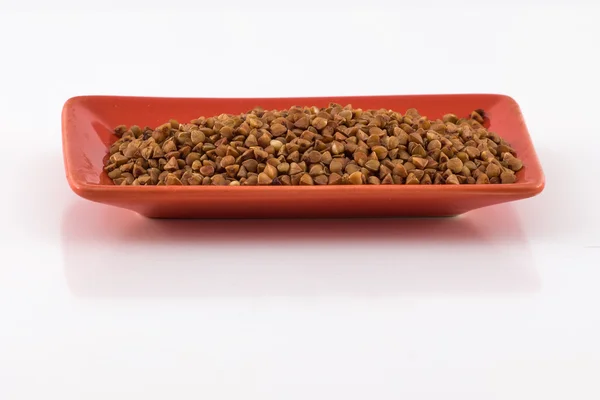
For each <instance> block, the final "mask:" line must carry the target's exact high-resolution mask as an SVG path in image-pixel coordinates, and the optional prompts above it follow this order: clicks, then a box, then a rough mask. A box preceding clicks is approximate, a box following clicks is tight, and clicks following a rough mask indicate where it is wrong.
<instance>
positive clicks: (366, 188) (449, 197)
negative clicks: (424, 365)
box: [62, 94, 544, 218]
mask: <svg viewBox="0 0 600 400" xmlns="http://www.w3.org/2000/svg"><path fill="white" fill-rule="evenodd" d="M330 102H335V103H339V104H342V105H346V104H352V106H353V107H355V108H362V109H379V108H386V109H392V110H394V111H398V112H400V113H402V114H404V112H405V111H406V110H407V109H408V108H411V107H414V108H417V109H418V110H419V113H421V115H425V116H427V117H429V118H430V119H436V118H441V117H442V115H444V114H446V113H454V114H456V115H458V116H459V117H464V116H467V115H468V114H469V113H470V112H471V111H473V110H474V109H478V108H481V109H484V110H485V112H486V115H487V117H489V130H491V131H494V132H497V133H498V134H499V135H500V136H501V137H502V138H504V139H506V140H507V141H508V142H509V143H510V144H511V145H512V147H513V148H514V149H515V150H516V151H517V154H518V157H519V158H520V159H521V160H522V161H523V164H524V168H523V169H522V170H521V171H519V172H518V173H517V178H518V181H517V183H514V184H504V185H501V184H497V185H358V186H352V185H343V186H308V187H307V186H235V187H230V186H115V185H113V183H112V181H111V180H110V178H109V177H108V176H107V175H106V173H105V172H103V166H104V163H103V160H104V158H105V157H106V154H107V153H108V149H109V147H110V145H111V143H113V142H114V141H116V140H117V137H116V136H115V135H114V134H113V133H112V130H113V128H114V127H115V126H117V125H119V124H126V125H128V126H129V125H134V124H135V125H140V126H146V125H147V126H153V127H154V126H158V125H160V124H161V123H164V122H165V121H168V120H169V119H171V118H175V119H177V120H178V121H181V122H187V121H190V120H192V119H194V118H197V117H199V116H212V115H218V114H221V113H235V114H238V113H242V112H246V111H248V110H251V109H252V108H254V107H256V106H261V107H263V108H265V109H285V108H289V107H291V106H293V105H299V106H315V105H316V106H319V107H326V106H327V105H328V104H329V103H330ZM62 135H63V152H64V161H65V169H66V175H67V180H68V181H69V185H70V186H71V188H72V189H73V191H74V192H75V193H77V194H78V195H79V196H81V197H83V198H86V199H88V200H92V201H95V202H99V203H105V204H109V205H113V206H117V207H123V208H127V209H130V210H133V211H135V212H138V213H140V214H142V215H145V216H148V217H157V218H311V217H324V218H335V217H385V216H452V215H458V214H462V213H464V212H467V211H469V210H473V209H476V208H480V207H485V206H490V205H493V204H498V203H504V202H507V201H514V200H519V199H524V198H527V197H532V196H535V195H536V194H538V193H540V192H541V191H542V190H543V188H544V175H543V172H542V168H541V166H540V163H539V161H538V157H537V155H536V153H535V149H534V147H533V144H532V142H531V138H530V136H529V132H528V131H527V127H526V126H525V122H524V120H523V116H522V114H521V110H520V108H519V106H518V104H517V103H516V102H515V101H514V100H513V99H512V98H510V97H507V96H503V95H494V94H459V95H407V96H368V97H367V96H365V97H314V98H263V99H242V98H235V99H210V98H158V97H121V96H81V97H74V98H71V99H69V100H68V101H67V102H66V103H65V105H64V108H63V113H62Z"/></svg>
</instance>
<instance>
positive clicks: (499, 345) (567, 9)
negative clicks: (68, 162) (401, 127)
mask: <svg viewBox="0 0 600 400" xmlns="http://www.w3.org/2000/svg"><path fill="white" fill-rule="evenodd" d="M112 3H114V4H111V2H109V3H103V4H96V5H94V4H81V2H75V1H71V2H69V1H54V2H44V3H40V2H34V1H28V2H27V1H26V2H19V3H18V4H16V3H15V4H11V3H10V2H6V1H0V135H1V138H2V139H1V142H0V143H1V144H2V151H1V156H0V165H1V171H2V172H1V175H0V176H1V186H0V192H1V197H0V250H1V251H0V265H1V267H0V399H2V400H13V399H43V398H60V399H62V400H75V399H76V400H81V399H85V400H88V399H127V400H130V399H145V400H150V399H199V398H206V399H261V400H266V399H364V398H372V399H400V398H406V399H461V400H467V399H478V400H479V399H511V400H515V399H533V398H540V399H542V398H543V399H578V400H579V399H598V398H600V384H599V383H598V376H600V313H599V312H598V308H599V306H600V289H599V287H600V233H599V232H600V230H599V229H600V228H599V226H600V211H599V209H600V196H599V183H598V182H599V178H598V177H599V176H600V167H599V160H600V159H599V156H598V154H599V153H598V151H599V150H598V149H599V148H600V128H599V127H600V123H599V122H598V118H600V116H599V114H598V111H599V109H600V107H599V106H600V101H599V100H598V99H599V98H600V97H599V95H598V93H599V92H600V83H599V82H600V79H599V78H598V71H600V62H599V60H598V51H599V50H598V49H599V48H600V24H599V22H598V21H599V18H600V12H599V6H598V2H596V1H592V0H589V1H587V2H586V1H578V0H574V1H569V2H567V1H564V2H561V1H541V0H540V1H534V0H522V1H516V0H515V1H508V2H497V4H494V3H488V2H485V1H477V2H475V1H473V2H467V1H459V2H443V3H442V2H431V1H429V2H425V3H420V2H401V3H397V2H394V3H390V4H386V3H384V2H383V1H375V2H370V3H369V2H364V3H359V2H357V1H350V2H345V3H342V2H336V3H335V4H329V3H327V4H326V3H325V2H323V3H320V2H317V1H311V0H309V1H302V2H285V3H281V4H280V3H275V2H273V1H267V2H259V4H236V3H235V2H233V1H223V2H216V3H215V4H212V5H202V4H185V3H183V2H176V1H160V2H159V1H144V2H141V1H140V2H137V3H133V2H129V3H126V2H125V3H124V2H116V1H114V2H112ZM367 3H369V5H367ZM501 3H503V5H499V4H501ZM416 4H419V5H416ZM463 92H491V93H504V94H509V95H511V96H513V97H514V98H515V99H516V100H517V101H518V102H519V104H520V105H521V107H522V111H523V113H524V115H525V119H526V122H527V124H528V127H529V130H530V132H531V134H532V137H533V140H534V144H535V146H536V148H537V150H538V154H539V157H540V159H541V162H542V165H543V167H544V170H545V173H546V178H547V185H546V190H545V191H544V192H543V193H542V194H541V195H539V196H537V197H535V198H533V199H528V200H524V201H520V202H516V203H512V204H508V205H501V206H496V207H491V208H488V209H482V210H478V211H475V212H472V213H469V214H467V215H465V216H463V217H462V218H457V219H453V220H418V219H417V220H380V221H293V222H285V221H283V222H282V221H268V222H256V221H246V222H244V221H227V222H223V221H216V222H215V221H213V222H206V221H180V222H177V221H162V222H161V221H151V220H145V219H143V218H141V217H139V216H137V215H135V214H132V213H130V212H127V211H122V210H119V209H116V208H110V207H106V206H102V205H99V204H94V203H89V202H86V201H84V200H82V199H80V198H78V197H76V196H75V195H74V194H73V193H72V192H71V191H70V190H69V188H68V186H67V183H66V180H65V177H64V170H63V165H62V152H61V141H60V134H61V132H60V112H61V107H62V105H63V103H64V101H65V100H67V99H68V98H69V97H72V96H76V95H84V94H114V95H117V94H122V95H149V96H150V95H153V96H217V97H228V96H318V95H375V94H415V93H463ZM290 229H293V231H292V232H290ZM314 230H317V231H318V232H319V233H317V234H315V233H313V232H314Z"/></svg>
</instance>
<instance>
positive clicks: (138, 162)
mask: <svg viewBox="0 0 600 400" xmlns="http://www.w3.org/2000/svg"><path fill="white" fill-rule="evenodd" d="M484 117H485V115H484V112H483V110H475V111H473V112H472V113H471V115H470V116H469V117H468V118H459V117H457V116H456V115H454V114H446V115H444V116H443V118H442V119H437V120H429V119H428V118H427V117H425V116H421V115H419V113H418V112H417V110H416V109H414V108H412V109H409V110H407V111H406V113H405V114H404V115H401V114H400V113H398V112H395V111H391V110H385V109H381V110H368V111H364V110H361V109H354V108H352V106H351V105H347V106H346V107H342V106H340V105H338V104H330V105H329V107H326V108H318V107H298V106H295V107H291V108H290V109H289V110H283V111H275V110H271V111H265V110H263V109H262V108H260V107H257V108H255V109H253V110H252V111H250V112H248V113H244V114H240V115H231V114H221V115H219V116H215V117H210V118H205V117H200V118H198V119H195V120H192V121H190V122H189V123H186V124H180V123H179V122H178V121H176V120H171V121H169V122H167V123H165V124H163V125H160V126H159V127H157V128H151V127H146V128H143V129H142V128H140V127H139V126H136V125H134V126H131V127H130V128H127V127H126V126H125V125H120V126H118V127H116V129H115V134H116V135H117V136H118V137H119V139H118V140H117V141H116V142H115V143H114V144H113V145H112V146H111V147H110V156H109V157H108V159H107V160H106V165H105V170H106V172H107V173H108V176H109V177H110V178H111V179H112V180H113V182H114V183H115V184H116V185H230V186H237V185H340V184H342V185H343V184H351V185H361V184H371V185H380V184H381V185H391V184H406V185H416V184H452V185H458V184H486V183H514V182H515V181H516V179H517V178H516V175H515V172H517V171H519V170H520V169H521V168H522V167H523V163H522V162H521V160H519V159H518V158H517V157H516V153H515V151H514V150H513V149H512V148H511V147H510V145H509V144H508V143H506V142H505V141H504V140H503V139H502V138H500V137H499V136H498V135H497V134H496V133H494V132H489V131H488V130H487V129H486V128H484V126H483V122H484Z"/></svg>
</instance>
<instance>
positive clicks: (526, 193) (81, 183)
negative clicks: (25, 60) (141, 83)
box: [62, 93, 545, 198]
mask: <svg viewBox="0 0 600 400" xmlns="http://www.w3.org/2000/svg"><path fill="white" fill-rule="evenodd" d="M372 98H377V99H383V100H385V99H399V98H404V99H409V98H420V99H427V98H431V99H434V98H437V99H440V98H446V99H448V101H452V100H460V99H467V98H495V99H498V100H504V101H506V102H507V103H508V104H510V106H511V107H514V108H515V110H516V112H515V117H518V118H522V114H521V111H520V108H519V106H518V104H517V102H516V101H515V100H514V99H513V98H512V97H510V96H507V95H504V94H492V93H481V94H479V93H468V94H416V95H382V96H363V95H361V96H319V97H309V96H305V97H265V98H256V97H240V98H213V97H151V96H107V95H82V96H75V97H71V98H69V99H68V100H67V101H66V102H65V104H64V106H63V109H62V143H63V156H64V164H65V172H66V178H67V181H68V183H69V186H70V187H71V189H72V190H73V191H74V192H75V193H76V194H78V195H79V196H81V197H84V198H87V197H89V196H92V197H95V196H97V195H98V194H105V195H110V196H119V197H121V196H123V197H130V196H131V197H136V196H138V195H140V194H143V195H144V197H162V196H163V195H169V194H181V195H185V196H191V197H196V196H198V195H203V194H204V195H206V194H208V193H211V194H213V195H216V194H218V195H222V196H235V195H236V194H238V195H239V194H240V193H245V194H252V195H257V194H265V195H267V194H268V193H280V194H282V193H285V194H286V195H289V196H295V195H302V194H308V193H312V194H313V195H315V194H318V193H323V194H326V193H339V194H340V195H343V194H349V193H353V194H355V195H356V194H360V195H369V194H375V193H378V194H380V195H381V194H383V193H388V194H390V195H394V196H398V195H406V196H412V195H434V194H435V193H445V194H451V193H453V194H454V193H455V194H459V193H460V194H473V195H478V196H481V195H494V196H499V195H500V196H501V195H512V196H515V195H517V196H519V197H521V198H526V197H532V196H535V195H537V194H539V193H541V192H542V191H543V190H544V187H545V176H544V173H543V170H542V167H541V164H540V162H539V158H538V156H537V154H536V152H535V147H534V146H533V143H532V140H531V137H530V135H529V132H528V130H527V127H526V126H524V125H523V127H522V133H521V136H522V137H523V139H524V140H525V141H526V142H527V144H528V146H529V147H530V149H531V155H530V157H529V162H528V163H527V165H526V168H528V170H529V172H530V174H531V177H532V178H531V179H529V180H528V181H524V182H518V181H517V182H516V183H513V184H489V185H356V186H354V185H336V186H328V185H324V186H239V187H228V186H135V187H132V186H115V185H107V184H99V183H90V182H88V181H86V180H85V179H82V178H81V177H80V176H78V175H77V173H76V169H75V167H74V165H73V161H74V157H75V156H74V154H75V153H76V151H75V149H74V146H76V145H75V141H74V138H75V137H76V136H77V135H78V132H77V131H75V130H74V129H73V127H72V124H70V123H69V119H70V118H71V110H72V109H73V108H74V107H76V106H82V105H85V103H87V102H90V101H95V100H111V101H117V102H118V101H125V102H127V101H145V102H162V101H175V102H180V101H186V100H198V99H202V100H214V101H219V102H224V101H236V100H241V101H249V100H256V101H261V100H263V101H265V100H277V99H281V100H298V101H299V102H302V101H303V100H309V99H310V100H314V99H321V100H327V101H330V100H331V101H343V100H344V99H372ZM517 150H518V149H517Z"/></svg>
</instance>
